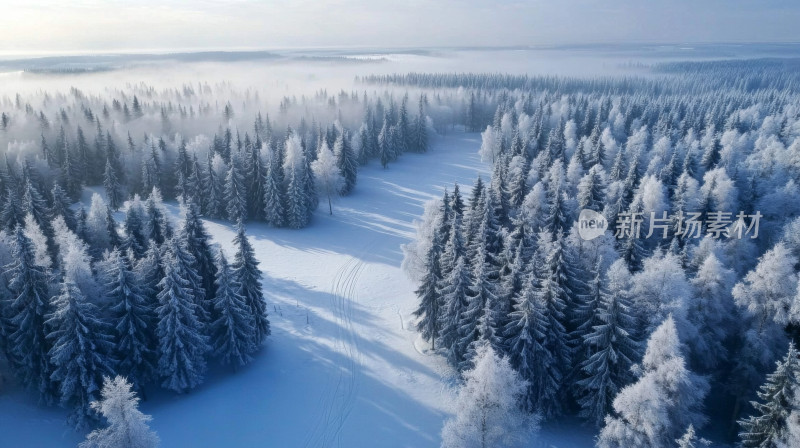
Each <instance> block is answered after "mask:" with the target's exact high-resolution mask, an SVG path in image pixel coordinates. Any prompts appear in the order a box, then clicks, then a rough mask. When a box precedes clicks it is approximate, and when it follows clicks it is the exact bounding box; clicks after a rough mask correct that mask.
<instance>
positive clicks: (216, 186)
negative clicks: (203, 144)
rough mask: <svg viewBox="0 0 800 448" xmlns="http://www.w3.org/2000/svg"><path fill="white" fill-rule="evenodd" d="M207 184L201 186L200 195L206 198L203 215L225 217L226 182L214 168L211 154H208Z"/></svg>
mask: <svg viewBox="0 0 800 448" xmlns="http://www.w3.org/2000/svg"><path fill="white" fill-rule="evenodd" d="M204 180H205V183H204V184H203V185H202V186H201V189H202V191H199V192H198V194H200V195H201V196H203V197H204V198H205V206H206V207H205V210H203V213H204V214H205V215H206V216H208V217H209V218H221V217H223V216H225V214H226V213H225V181H224V179H221V178H220V175H219V173H217V170H216V167H215V166H214V159H213V155H212V154H211V152H209V153H208V161H207V163H206V176H205V179H204Z"/></svg>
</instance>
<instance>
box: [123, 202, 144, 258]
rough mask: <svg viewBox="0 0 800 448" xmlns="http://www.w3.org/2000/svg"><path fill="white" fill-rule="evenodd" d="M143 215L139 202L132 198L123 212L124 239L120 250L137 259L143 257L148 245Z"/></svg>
mask: <svg viewBox="0 0 800 448" xmlns="http://www.w3.org/2000/svg"><path fill="white" fill-rule="evenodd" d="M144 214H145V212H144V208H143V207H142V204H141V201H140V200H139V198H138V196H136V197H134V199H133V201H131V202H130V203H129V204H128V210H127V211H126V212H125V223H124V228H125V237H124V238H123V240H122V248H123V249H124V250H126V251H127V250H131V251H133V254H134V255H135V256H136V258H137V259H138V258H141V257H142V255H144V252H145V251H146V250H147V247H148V246H149V244H150V242H149V241H148V239H147V236H146V233H145V232H146V229H145V223H144V219H145V216H144Z"/></svg>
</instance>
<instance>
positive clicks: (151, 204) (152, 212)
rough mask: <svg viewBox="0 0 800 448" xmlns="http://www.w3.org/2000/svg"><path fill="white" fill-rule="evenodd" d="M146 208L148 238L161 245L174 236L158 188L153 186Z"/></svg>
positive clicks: (145, 225) (145, 232) (145, 227)
mask: <svg viewBox="0 0 800 448" xmlns="http://www.w3.org/2000/svg"><path fill="white" fill-rule="evenodd" d="M144 208H145V213H146V216H145V217H144V218H145V223H144V234H145V236H146V238H147V239H148V240H150V241H151V242H154V243H155V244H157V245H159V246H160V245H162V244H164V242H165V241H166V240H168V239H170V238H172V234H173V230H172V224H171V223H170V221H169V218H168V217H167V213H166V210H165V209H164V203H163V202H162V200H161V192H160V191H159V190H158V188H155V187H154V188H153V190H152V192H151V193H150V196H149V197H148V198H147V201H146V202H145V205H144Z"/></svg>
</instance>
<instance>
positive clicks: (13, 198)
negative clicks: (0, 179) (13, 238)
mask: <svg viewBox="0 0 800 448" xmlns="http://www.w3.org/2000/svg"><path fill="white" fill-rule="evenodd" d="M2 199H3V205H2V209H0V227H2V228H3V229H6V230H8V231H9V232H13V231H14V229H16V227H17V226H21V225H22V224H23V221H24V219H25V213H24V212H23V211H22V204H20V196H19V191H18V189H17V188H16V187H15V186H13V185H8V184H7V185H6V186H5V194H4V195H3V196H2Z"/></svg>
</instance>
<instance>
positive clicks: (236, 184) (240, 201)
mask: <svg viewBox="0 0 800 448" xmlns="http://www.w3.org/2000/svg"><path fill="white" fill-rule="evenodd" d="M225 207H226V211H227V212H228V213H227V215H226V216H227V217H228V219H229V220H230V221H232V222H238V221H239V220H244V219H247V216H248V211H247V190H246V188H245V180H244V173H243V167H242V160H241V155H240V154H239V152H238V151H234V152H233V153H232V154H231V166H230V168H229V169H228V175H227V177H226V178H225Z"/></svg>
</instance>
